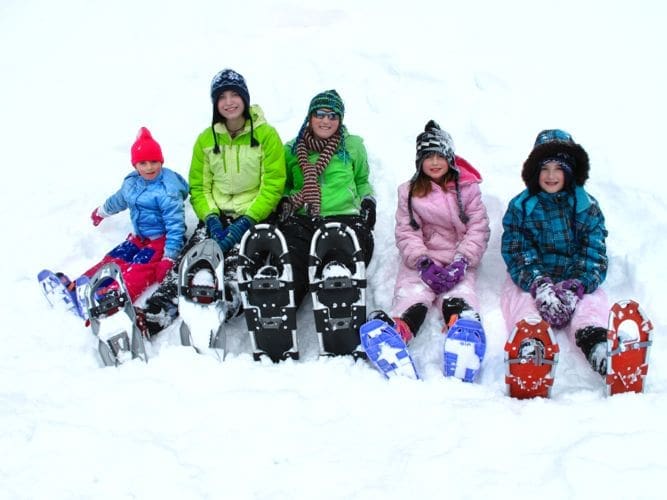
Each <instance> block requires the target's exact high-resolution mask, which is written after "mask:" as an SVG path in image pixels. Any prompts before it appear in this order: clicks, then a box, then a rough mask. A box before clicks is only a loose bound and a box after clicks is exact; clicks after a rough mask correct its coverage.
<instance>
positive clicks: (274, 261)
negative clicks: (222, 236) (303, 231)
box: [237, 224, 299, 362]
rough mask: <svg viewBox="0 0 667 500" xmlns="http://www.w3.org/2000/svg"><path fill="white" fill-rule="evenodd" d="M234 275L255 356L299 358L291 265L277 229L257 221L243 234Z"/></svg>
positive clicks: (278, 359)
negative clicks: (235, 275) (235, 274)
mask: <svg viewBox="0 0 667 500" xmlns="http://www.w3.org/2000/svg"><path fill="white" fill-rule="evenodd" d="M237 276H238V286H239V290H240V292H241V297H242V300H243V310H244V313H245V319H246V324H247V326H248V333H249V334H250V339H251V342H252V349H253V357H254V359H255V360H260V359H261V358H262V357H265V356H268V357H269V358H270V359H271V360H272V361H273V362H278V361H280V360H283V359H287V358H292V359H299V350H298V347H297V340H296V307H295V302H294V284H293V281H292V280H293V275H292V264H291V262H290V256H289V253H288V250H287V243H286V242H285V237H284V236H283V234H282V232H280V230H279V229H278V228H276V227H275V226H272V225H269V224H257V225H256V226H254V227H252V228H251V229H250V230H248V231H247V232H246V233H245V234H244V235H243V238H242V239H241V244H240V247H239V256H238V267H237Z"/></svg>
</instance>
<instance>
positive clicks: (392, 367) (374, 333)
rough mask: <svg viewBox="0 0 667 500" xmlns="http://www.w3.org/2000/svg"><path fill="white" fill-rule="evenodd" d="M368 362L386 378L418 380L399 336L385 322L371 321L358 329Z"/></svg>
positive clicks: (410, 358)
mask: <svg viewBox="0 0 667 500" xmlns="http://www.w3.org/2000/svg"><path fill="white" fill-rule="evenodd" d="M359 335H360V338H361V345H362V346H363V348H364V350H365V351H366V355H367V357H368V360H369V361H370V362H371V363H373V365H374V366H375V367H376V368H377V369H378V370H380V372H382V374H383V375H384V376H385V377H386V378H391V377H394V376H397V375H401V376H404V377H409V378H412V379H419V373H418V372H417V368H416V367H415V363H414V361H413V360H412V356H410V352H409V351H408V347H407V346H406V345H405V342H404V341H403V338H402V337H401V334H400V333H398V332H397V331H396V329H395V328H394V327H393V326H392V325H391V324H389V323H388V322H386V321H382V320H381V319H371V320H370V321H367V322H366V323H364V324H363V325H361V327H360V328H359Z"/></svg>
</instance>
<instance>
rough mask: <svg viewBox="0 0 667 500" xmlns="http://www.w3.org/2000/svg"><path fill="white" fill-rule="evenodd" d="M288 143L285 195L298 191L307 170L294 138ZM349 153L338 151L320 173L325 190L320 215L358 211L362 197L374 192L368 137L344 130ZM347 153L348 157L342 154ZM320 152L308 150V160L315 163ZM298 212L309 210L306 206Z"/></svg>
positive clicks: (320, 182)
mask: <svg viewBox="0 0 667 500" xmlns="http://www.w3.org/2000/svg"><path fill="white" fill-rule="evenodd" d="M295 140H296V139H293V140H291V141H290V142H289V143H287V144H286V145H285V161H286V163H287V180H286V181H285V195H286V196H290V195H292V194H294V193H297V192H299V191H300V190H301V188H302V187H303V172H302V170H301V167H300V166H299V159H298V158H297V156H296V153H293V152H292V146H293V145H294V141H295ZM344 145H345V153H344V154H343V153H341V151H337V152H336V153H335V154H334V155H333V157H332V158H331V160H330V161H329V164H328V165H327V167H326V168H325V169H324V171H323V172H322V174H321V175H320V177H319V184H320V191H321V193H322V199H321V206H320V215H322V216H323V217H326V216H329V215H357V214H359V207H360V206H361V200H362V199H363V198H364V197H365V196H372V194H373V187H372V186H371V184H370V182H369V180H368V173H369V172H368V158H367V155H366V148H365V147H364V141H363V139H362V138H361V137H359V136H358V135H349V134H347V133H344ZM342 156H344V159H343V158H342ZM319 157H320V154H319V153H317V152H315V151H310V152H309V153H308V161H309V162H310V163H315V162H316V161H317V159H318V158H319ZM297 213H300V214H303V213H305V211H304V209H303V207H302V208H300V209H299V210H298V211H297Z"/></svg>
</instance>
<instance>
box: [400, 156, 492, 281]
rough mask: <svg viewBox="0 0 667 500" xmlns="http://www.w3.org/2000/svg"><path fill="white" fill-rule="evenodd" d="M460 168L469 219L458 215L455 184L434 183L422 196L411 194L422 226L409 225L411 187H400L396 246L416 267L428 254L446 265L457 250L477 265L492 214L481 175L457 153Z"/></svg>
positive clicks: (407, 264)
mask: <svg viewBox="0 0 667 500" xmlns="http://www.w3.org/2000/svg"><path fill="white" fill-rule="evenodd" d="M456 166H457V167H458V169H459V189H460V190H461V200H462V202H463V208H464V210H465V213H466V215H467V216H468V217H469V220H468V222H467V223H466V224H464V223H463V222H462V221H461V219H460V218H459V207H458V204H457V200H456V191H455V184H454V183H453V182H451V183H449V184H447V186H445V189H442V188H441V187H440V186H438V185H437V184H436V183H434V182H433V183H431V186H432V189H431V192H430V193H429V194H428V195H426V196H424V197H423V198H418V197H416V196H413V197H412V213H413V216H414V218H415V220H416V221H417V223H418V224H419V226H420V227H419V229H413V228H412V227H411V226H410V215H409V213H408V191H409V188H410V183H409V182H406V183H403V184H401V185H400V186H399V188H398V208H397V209H396V246H397V247H398V250H399V252H400V254H401V258H402V260H403V263H404V264H405V265H406V266H407V267H408V268H411V269H415V268H416V264H417V260H418V259H419V257H421V256H423V255H427V256H428V257H430V258H431V259H432V260H433V261H435V262H437V263H438V264H441V265H446V264H449V263H450V262H452V260H454V256H455V255H456V254H457V253H460V254H461V255H463V256H465V257H466V258H467V259H468V262H469V264H470V267H477V266H478V265H479V262H480V260H481V259H482V255H483V254H484V252H485V251H486V247H487V244H488V241H489V218H488V216H487V214H486V207H485V206H484V204H483V203H482V193H481V191H480V189H479V183H480V182H482V176H481V175H480V174H479V172H478V171H477V170H476V169H475V168H474V167H473V166H472V165H470V164H469V163H468V162H467V161H465V160H464V159H463V158H460V157H458V156H457V157H456Z"/></svg>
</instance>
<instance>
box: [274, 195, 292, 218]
mask: <svg viewBox="0 0 667 500" xmlns="http://www.w3.org/2000/svg"><path fill="white" fill-rule="evenodd" d="M292 210H293V207H292V203H291V202H290V201H289V198H287V197H285V198H281V199H280V201H279V202H278V206H277V207H276V214H278V221H280V222H285V221H286V220H287V219H289V217H290V215H292Z"/></svg>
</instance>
